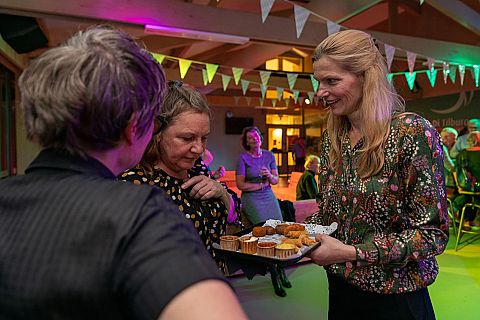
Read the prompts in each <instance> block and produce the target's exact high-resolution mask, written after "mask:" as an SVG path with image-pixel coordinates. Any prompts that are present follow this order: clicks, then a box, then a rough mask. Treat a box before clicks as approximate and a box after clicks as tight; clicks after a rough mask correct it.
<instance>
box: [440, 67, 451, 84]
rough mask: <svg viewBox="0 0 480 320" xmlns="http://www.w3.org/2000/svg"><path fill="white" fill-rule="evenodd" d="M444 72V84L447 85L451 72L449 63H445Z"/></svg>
mask: <svg viewBox="0 0 480 320" xmlns="http://www.w3.org/2000/svg"><path fill="white" fill-rule="evenodd" d="M442 69H443V70H442V71H443V82H444V83H445V84H447V79H448V73H449V72H450V64H449V63H448V62H443V66H442Z"/></svg>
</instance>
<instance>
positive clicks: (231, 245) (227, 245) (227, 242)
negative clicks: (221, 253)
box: [220, 236, 238, 251]
mask: <svg viewBox="0 0 480 320" xmlns="http://www.w3.org/2000/svg"><path fill="white" fill-rule="evenodd" d="M220 247H221V248H222V249H224V250H230V251H237V250H238V237H237V236H221V237H220Z"/></svg>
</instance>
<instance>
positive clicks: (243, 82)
mask: <svg viewBox="0 0 480 320" xmlns="http://www.w3.org/2000/svg"><path fill="white" fill-rule="evenodd" d="M249 84H250V81H248V80H243V79H242V92H243V95H245V94H246V93H247V89H248V85H249Z"/></svg>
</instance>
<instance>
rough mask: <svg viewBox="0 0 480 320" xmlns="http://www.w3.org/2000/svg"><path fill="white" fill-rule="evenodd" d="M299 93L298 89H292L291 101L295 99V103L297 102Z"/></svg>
mask: <svg viewBox="0 0 480 320" xmlns="http://www.w3.org/2000/svg"><path fill="white" fill-rule="evenodd" d="M299 95H300V91H298V90H293V101H295V103H297V100H298V96H299Z"/></svg>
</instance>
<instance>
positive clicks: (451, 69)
mask: <svg viewBox="0 0 480 320" xmlns="http://www.w3.org/2000/svg"><path fill="white" fill-rule="evenodd" d="M448 75H449V76H450V80H452V83H455V77H456V75H457V66H455V65H451V66H450V67H448Z"/></svg>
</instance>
